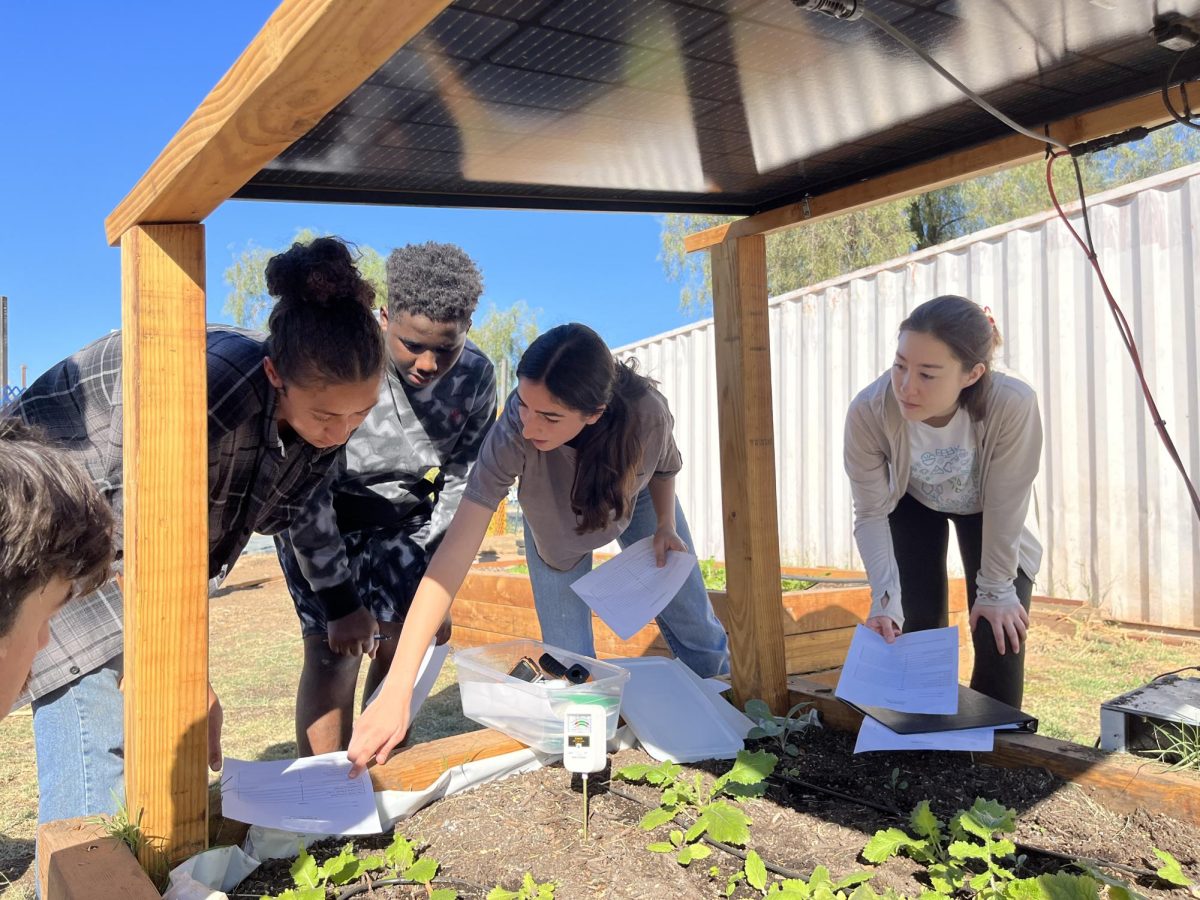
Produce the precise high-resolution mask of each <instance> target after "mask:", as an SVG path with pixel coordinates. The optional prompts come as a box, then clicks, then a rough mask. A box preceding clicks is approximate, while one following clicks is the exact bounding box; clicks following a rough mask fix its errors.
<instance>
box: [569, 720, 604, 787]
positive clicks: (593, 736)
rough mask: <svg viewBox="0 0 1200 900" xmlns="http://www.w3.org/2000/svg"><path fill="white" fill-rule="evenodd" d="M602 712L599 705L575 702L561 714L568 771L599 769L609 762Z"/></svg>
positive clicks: (584, 772)
mask: <svg viewBox="0 0 1200 900" xmlns="http://www.w3.org/2000/svg"><path fill="white" fill-rule="evenodd" d="M605 719H606V717H605V713H604V710H603V709H602V708H601V707H599V706H588V705H586V704H582V703H574V704H572V705H571V706H568V707H567V710H566V713H565V714H564V716H563V766H564V767H565V768H566V770H567V771H568V772H579V773H582V774H587V773H589V772H599V771H600V770H601V769H603V768H604V766H605V763H606V762H607V761H608V741H607V740H606V737H605V724H606V721H605Z"/></svg>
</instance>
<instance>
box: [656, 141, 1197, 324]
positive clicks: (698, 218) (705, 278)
mask: <svg viewBox="0 0 1200 900" xmlns="http://www.w3.org/2000/svg"><path fill="white" fill-rule="evenodd" d="M1198 160H1200V132H1197V131H1196V130H1195V129H1189V128H1184V127H1182V126H1173V127H1171V128H1165V129H1162V130H1160V131H1156V132H1153V133H1152V134H1151V135H1150V136H1149V137H1147V138H1145V139H1143V140H1141V141H1136V142H1133V143H1129V144H1123V145H1121V146H1120V147H1114V148H1113V149H1111V150H1105V151H1103V152H1101V153H1095V154H1092V155H1089V156H1085V157H1083V158H1081V159H1080V160H1079V165H1080V174H1081V176H1082V180H1083V184H1084V190H1085V191H1086V192H1087V193H1088V194H1092V193H1095V192H1097V191H1102V190H1108V189H1109V188H1114V187H1119V186H1121V185H1124V184H1128V183H1129V182H1131V181H1136V180H1138V179H1141V178H1147V177H1149V176H1151V175H1157V174H1159V173H1161V172H1165V171H1168V170H1170V169H1174V168H1178V167H1179V166H1183V165H1187V164H1189V163H1193V162H1196V161H1198ZM1055 176H1056V177H1055V189H1056V191H1057V193H1058V197H1059V200H1060V201H1061V202H1063V203H1070V202H1072V201H1074V200H1077V199H1078V198H1079V192H1078V188H1077V186H1076V181H1075V174H1074V172H1073V171H1072V170H1071V163H1070V161H1068V160H1060V161H1059V162H1058V163H1057V168H1056V172H1055ZM1050 205H1051V204H1050V197H1049V195H1048V193H1047V191H1046V163H1045V161H1044V160H1035V161H1033V162H1030V163H1026V164H1025V165H1021V166H1016V167H1015V168H1012V169H1007V170H1005V171H1003V172H996V173H994V174H991V175H984V176H981V177H979V178H974V179H971V180H970V181H964V182H961V183H959V184H953V185H950V186H948V187H944V188H940V189H939V190H936V191H930V192H928V193H925V194H919V195H917V196H915V197H911V198H907V199H904V200H895V201H892V202H890V203H883V204H880V205H878V206H874V207H870V208H868V209H863V210H858V211H856V212H852V213H847V214H845V215H841V216H835V217H832V218H829V219H824V220H821V221H818V222H812V223H808V224H804V223H802V224H799V225H797V226H795V227H794V228H788V229H785V230H783V231H779V232H776V233H774V234H770V235H767V291H768V293H769V294H770V295H771V296H778V295H780V294H784V293H787V292H788V291H793V290H796V289H798V288H801V287H805V286H807V285H811V284H816V283H817V282H820V281H824V280H826V279H829V278H836V277H838V276H839V275H845V274H847V273H849V272H853V271H854V270H856V269H860V268H863V267H866V266H872V265H877V264H879V263H882V262H886V261H887V260H889V259H895V258H897V257H900V256H904V255H905V254H907V253H910V252H912V251H913V250H920V249H924V248H926V247H933V246H937V245H938V244H943V243H945V242H946V241H951V240H954V239H955V238H959V237H963V236H964V235H967V234H972V233H974V232H976V231H981V230H982V229H985V228H991V227H993V226H995V225H1002V224H1004V223H1006V222H1011V221H1014V220H1016V219H1022V218H1025V217H1026V216H1031V215H1034V214H1035V213H1039V212H1043V211H1044V210H1047V209H1049V208H1050ZM731 221H733V219H732V218H731V217H728V216H713V215H694V214H672V215H667V216H664V217H663V219H662V231H661V241H662V252H661V255H660V257H659V258H660V260H661V262H662V264H663V268H664V269H665V270H666V273H667V276H668V277H669V278H670V279H672V280H673V281H678V282H680V291H679V300H680V306H681V307H682V309H683V310H684V311H685V312H691V313H694V314H702V313H704V312H707V311H708V309H709V308H710V307H711V304H712V275H711V271H710V269H709V254H707V253H693V254H688V253H686V252H685V250H684V246H683V241H684V238H685V237H686V236H687V235H689V234H692V233H694V232H697V231H702V230H704V229H706V228H711V227H714V226H716V225H721V224H724V223H726V222H731Z"/></svg>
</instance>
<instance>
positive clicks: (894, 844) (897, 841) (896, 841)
mask: <svg viewBox="0 0 1200 900" xmlns="http://www.w3.org/2000/svg"><path fill="white" fill-rule="evenodd" d="M924 843H925V842H924V841H917V840H914V839H913V838H911V837H909V836H908V835H907V834H905V833H904V832H903V831H901V830H900V829H899V828H884V829H883V830H881V831H877V832H875V834H874V835H873V836H872V837H871V839H870V840H869V841H867V846H866V847H864V848H863V852H862V855H863V859H865V860H866V861H867V862H869V863H874V864H875V865H879V863H881V862H883V861H884V860H886V859H890V858H891V857H893V856H895V855H896V854H897V853H899V852H900V851H901V850H907V849H908V848H910V847H913V846H916V845H924Z"/></svg>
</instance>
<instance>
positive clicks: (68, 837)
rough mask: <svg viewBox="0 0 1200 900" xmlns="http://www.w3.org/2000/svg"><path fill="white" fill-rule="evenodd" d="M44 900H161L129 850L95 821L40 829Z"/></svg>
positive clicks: (72, 821)
mask: <svg viewBox="0 0 1200 900" xmlns="http://www.w3.org/2000/svg"><path fill="white" fill-rule="evenodd" d="M37 841H38V883H39V884H40V885H41V886H42V900H157V898H158V897H159V892H158V890H157V889H156V888H155V887H154V884H153V883H152V882H151V881H150V879H149V877H148V876H147V875H146V873H145V871H144V870H143V869H142V867H141V866H140V865H139V864H138V861H137V860H136V859H135V858H134V856H133V854H132V853H130V852H129V848H128V847H127V846H125V844H123V843H122V842H121V841H119V840H118V839H117V838H114V837H108V836H107V835H105V833H104V827H103V826H102V825H100V824H99V823H97V822H96V821H95V820H94V819H91V818H79V819H60V820H59V821H57V822H47V823H46V824H44V825H41V826H39V828H38V835H37Z"/></svg>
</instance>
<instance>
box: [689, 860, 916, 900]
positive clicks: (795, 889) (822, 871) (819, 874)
mask: <svg viewBox="0 0 1200 900" xmlns="http://www.w3.org/2000/svg"><path fill="white" fill-rule="evenodd" d="M708 874H709V877H711V878H718V877H720V874H721V872H720V869H718V868H717V867H716V866H713V867H712V868H711V869H710V870H709V872H708ZM769 877H770V876H769V875H768V874H767V865H766V863H764V862H763V859H762V857H761V856H759V855H758V854H757V853H756V852H755V851H753V850H750V851H747V853H746V863H745V865H744V866H743V867H742V868H741V869H738V870H737V871H736V872H734V873H733V874H732V875H730V876H729V878H728V879H727V881H726V883H725V896H726V897H729V896H732V895H733V892H734V891H735V890H737V886H738V885H739V884H740V883H741V882H743V881H744V882H746V884H748V885H749V886H750V887H752V888H754V890H756V891H758V893H760V894H762V895H763V896H764V897H778V898H780V900H816V898H819V900H850V898H848V897H847V895H846V889H847V888H852V887H853V888H855V890H854V892H853V894H852V895H851V898H852V900H872V898H878V897H879V895H878V894H876V893H875V892H874V891H873V890H871V889H870V888H869V887H867V886H866V884H865V883H866V882H867V881H870V880H871V879H872V878H873V877H874V873H873V872H854V873H852V874H850V875H847V876H846V877H845V878H842V879H840V880H839V881H834V880H833V879H832V878H830V876H829V870H828V869H827V868H825V867H824V866H817V868H816V869H814V870H813V873H812V876H811V877H810V878H809V879H808V880H807V881H805V880H804V879H803V878H785V879H783V880H782V881H776V882H772V883H768V878H769ZM884 896H885V897H889V898H890V897H895V896H896V895H895V892H894V891H891V890H889V891H888V892H887V893H886V894H885V895H884Z"/></svg>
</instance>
